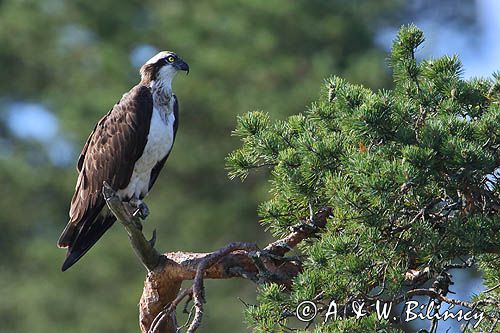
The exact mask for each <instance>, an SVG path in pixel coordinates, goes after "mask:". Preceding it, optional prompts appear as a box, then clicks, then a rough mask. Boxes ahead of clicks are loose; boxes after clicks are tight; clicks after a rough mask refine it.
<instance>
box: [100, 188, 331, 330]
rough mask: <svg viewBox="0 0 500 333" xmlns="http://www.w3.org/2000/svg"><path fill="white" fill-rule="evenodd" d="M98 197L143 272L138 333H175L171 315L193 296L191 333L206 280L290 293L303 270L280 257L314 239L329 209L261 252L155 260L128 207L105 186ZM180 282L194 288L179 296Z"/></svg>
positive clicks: (228, 249) (232, 247) (235, 249)
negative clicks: (241, 281) (269, 285)
mask: <svg viewBox="0 0 500 333" xmlns="http://www.w3.org/2000/svg"><path fill="white" fill-rule="evenodd" d="M103 195H104V198H105V199H106V203H107V205H108V207H109V209H110V210H111V212H113V214H114V215H115V216H116V218H117V219H118V220H119V221H120V223H121V224H122V225H123V226H124V227H125V230H126V231H127V234H128V236H129V239H130V243H131V245H132V248H133V249H134V252H135V253H136V255H137V257H138V258H139V260H140V261H141V263H142V264H143V265H144V266H145V267H146V269H147V270H148V274H147V277H146V280H145V281H144V289H143V293H142V296H141V300H140V303H139V320H140V328H141V332H143V333H167V332H168V333H177V332H178V331H179V328H178V326H177V321H176V317H175V310H176V307H177V306H178V305H179V303H180V302H181V301H182V300H183V299H184V298H186V297H187V296H192V298H193V301H194V311H195V312H194V316H193V319H192V321H191V323H190V324H189V327H188V330H187V332H189V333H192V332H195V331H196V330H197V328H198V327H199V326H200V323H201V320H202V317H203V304H204V303H205V297H204V288H203V281H204V279H205V278H209V279H228V278H233V277H240V278H245V279H249V280H252V281H254V282H256V283H265V282H275V283H279V284H282V285H283V286H285V287H286V288H289V287H290V286H291V283H292V279H293V278H294V277H295V276H297V274H298V273H299V272H301V271H302V265H301V262H300V261H298V260H293V259H291V258H287V257H285V255H286V254H287V253H288V252H289V251H290V250H291V249H293V248H294V247H296V246H297V245H298V244H299V243H300V242H301V241H303V240H304V239H307V238H310V237H313V236H314V235H315V234H316V233H317V232H318V231H319V230H320V229H321V228H323V227H324V226H325V225H326V223H327V219H328V217H329V216H330V215H331V208H322V209H320V210H319V211H318V212H317V213H316V214H313V216H311V217H310V218H308V219H304V220H302V221H300V223H299V224H298V225H296V226H294V227H293V230H292V231H291V233H290V234H289V235H288V236H286V237H284V238H282V239H280V240H278V241H275V242H273V243H271V244H269V245H267V246H266V247H265V248H264V249H263V250H259V248H258V247H257V245H255V244H251V243H242V242H234V243H231V244H228V245H226V246H225V247H223V248H221V249H219V250H217V251H214V252H211V253H192V252H167V253H164V254H162V255H160V254H159V253H158V252H157V251H156V250H155V248H154V236H153V239H152V240H151V241H148V240H147V239H146V238H145V237H144V234H143V233H142V224H141V221H140V219H139V218H138V217H136V216H134V215H132V214H131V213H130V208H129V207H128V204H127V203H123V202H122V201H121V200H120V198H119V197H118V196H117V195H116V193H115V191H114V190H113V189H112V188H111V187H110V186H109V185H107V184H104V186H103ZM184 280H194V282H193V285H192V286H191V287H190V288H188V289H185V290H184V291H182V292H181V291H180V287H181V284H182V281H184Z"/></svg>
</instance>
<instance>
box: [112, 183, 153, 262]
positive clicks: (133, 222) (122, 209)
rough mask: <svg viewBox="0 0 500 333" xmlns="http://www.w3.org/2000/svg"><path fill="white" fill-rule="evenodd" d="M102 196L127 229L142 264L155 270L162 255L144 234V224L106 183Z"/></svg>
mask: <svg viewBox="0 0 500 333" xmlns="http://www.w3.org/2000/svg"><path fill="white" fill-rule="evenodd" d="M102 194H103V196H104V199H105V200H106V204H107V205H108V207H109V209H110V210H111V212H112V213H113V214H114V215H115V216H116V218H117V219H118V221H120V223H121V224H122V225H123V226H124V227H125V230H126V231H127V234H128V237H129V239H130V244H131V245H132V248H133V249H134V252H135V254H136V255H137V257H138V258H139V260H140V261H141V263H142V264H143V265H144V267H146V269H147V270H148V271H152V270H153V269H155V267H156V266H158V263H159V261H160V254H159V253H158V252H157V251H156V250H155V249H154V247H153V246H152V244H151V243H152V242H151V243H150V242H149V241H148V240H146V238H145V237H144V234H143V233H142V231H141V229H142V224H141V221H140V219H139V218H138V217H136V216H133V215H132V214H130V211H129V210H128V209H127V207H126V206H125V205H126V203H123V202H122V201H121V200H120V198H119V197H118V196H117V195H116V192H115V190H114V189H113V188H111V186H109V185H108V184H107V183H106V182H104V184H103V188H102ZM154 238H155V236H154V235H153V239H154Z"/></svg>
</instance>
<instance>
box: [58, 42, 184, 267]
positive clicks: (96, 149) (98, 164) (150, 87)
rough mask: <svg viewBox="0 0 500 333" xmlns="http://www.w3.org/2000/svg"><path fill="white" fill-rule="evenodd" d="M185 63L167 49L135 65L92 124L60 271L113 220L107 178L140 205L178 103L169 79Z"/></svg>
mask: <svg viewBox="0 0 500 333" xmlns="http://www.w3.org/2000/svg"><path fill="white" fill-rule="evenodd" d="M180 70H181V71H186V72H187V73H188V72H189V66H188V64H187V63H185V62H184V61H183V60H182V59H181V58H180V57H179V56H177V55H176V54H175V53H173V52H168V51H163V52H160V53H158V54H157V55H155V56H154V57H153V58H151V59H150V60H148V61H147V62H146V63H145V64H144V65H143V66H142V67H141V69H140V73H141V82H140V83H139V84H138V85H136V86H135V87H133V88H132V89H131V90H130V91H129V92H128V93H126V94H124V95H123V96H122V98H121V99H120V101H119V102H118V103H116V104H115V106H114V107H113V108H112V109H111V111H109V112H108V114H106V115H105V116H104V117H103V118H102V119H101V120H99V122H98V123H97V125H95V127H94V130H93V131H92V133H91V134H90V136H89V138H88V139H87V142H86V143H85V146H84V147H83V150H82V152H81V154H80V157H79V159H78V162H77V166H76V169H77V171H78V180H77V182H76V188H75V193H74V195H73V198H72V199H71V207H70V211H69V222H68V224H67V225H66V228H65V229H64V231H63V232H62V234H61V236H60V238H59V241H58V246H59V247H61V248H68V253H67V256H66V260H65V261H64V263H63V265H62V271H65V270H67V269H68V268H69V267H71V266H72V265H73V264H74V263H75V262H77V261H78V260H79V259H80V258H81V257H82V256H83V255H84V254H85V253H86V252H87V251H88V250H89V249H90V248H91V247H92V245H94V244H95V243H96V242H97V241H98V240H99V238H100V237H101V236H102V235H103V234H104V233H105V232H106V230H108V229H109V228H110V227H111V226H112V225H113V223H114V222H115V221H116V218H115V216H114V215H113V214H112V213H111V212H110V211H109V209H108V208H107V206H106V202H105V200H104V197H103V195H102V192H101V190H102V186H103V183H104V182H107V183H108V184H109V185H110V186H111V187H112V188H113V189H115V190H116V193H117V195H118V196H119V197H120V199H121V200H122V201H127V202H130V204H131V205H133V206H134V207H138V208H139V209H138V211H141V209H140V208H144V207H145V205H143V204H142V199H143V198H144V197H145V196H146V195H147V194H148V192H149V191H150V190H151V187H152V186H153V184H154V183H155V181H156V179H157V178H158V175H159V173H160V170H161V169H162V167H163V165H164V164H165V161H166V160H167V158H168V156H169V154H170V151H171V150H172V146H173V144H174V140H175V135H176V132H177V127H178V125H179V104H178V102H177V97H176V96H175V95H174V94H173V93H172V79H173V78H174V76H175V74H176V73H177V72H178V71H180Z"/></svg>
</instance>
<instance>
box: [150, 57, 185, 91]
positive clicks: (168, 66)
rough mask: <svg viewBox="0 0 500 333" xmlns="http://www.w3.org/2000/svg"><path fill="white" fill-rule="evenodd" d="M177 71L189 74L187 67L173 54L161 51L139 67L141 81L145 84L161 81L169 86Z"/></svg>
mask: <svg viewBox="0 0 500 333" xmlns="http://www.w3.org/2000/svg"><path fill="white" fill-rule="evenodd" d="M178 71H186V73H189V65H188V64H187V63H186V62H184V60H182V59H181V57H179V56H178V55H177V54H175V53H174V52H170V51H162V52H160V53H158V54H157V55H155V56H154V57H152V58H151V59H149V60H148V61H147V62H146V63H145V64H144V65H143V66H142V67H141V80H142V82H144V83H145V84H150V83H151V82H152V81H162V82H165V83H167V84H168V85H170V84H171V82H172V79H173V78H174V76H175V74H177V72H178Z"/></svg>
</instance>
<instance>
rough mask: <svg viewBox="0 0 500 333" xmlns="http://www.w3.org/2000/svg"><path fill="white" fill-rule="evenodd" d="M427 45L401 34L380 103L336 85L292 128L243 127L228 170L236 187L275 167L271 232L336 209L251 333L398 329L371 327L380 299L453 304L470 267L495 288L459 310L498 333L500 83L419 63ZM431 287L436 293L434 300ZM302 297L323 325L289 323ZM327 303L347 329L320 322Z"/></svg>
mask: <svg viewBox="0 0 500 333" xmlns="http://www.w3.org/2000/svg"><path fill="white" fill-rule="evenodd" d="M423 41H424V36H423V33H422V31H420V30H419V29H417V28H416V27H415V26H405V27H402V29H401V30H400V32H399V34H398V36H397V38H396V39H395V40H394V43H393V47H392V52H391V55H390V59H389V63H390V66H391V68H392V70H393V77H394V89H393V90H381V91H377V92H374V91H371V90H369V89H366V88H364V87H362V86H359V85H353V84H350V83H348V82H346V81H345V80H343V79H342V78H339V77H331V78H329V79H328V80H326V82H325V85H324V87H323V89H322V91H321V96H320V98H319V100H318V101H317V102H315V103H313V104H312V105H311V107H310V108H309V109H308V110H307V111H305V112H304V113H302V114H297V115H294V116H291V117H289V118H288V119H286V120H284V121H281V120H272V119H271V117H270V116H269V115H268V114H266V113H263V112H250V113H248V114H246V115H244V116H242V117H240V118H239V121H238V126H237V128H236V130H235V131H234V134H235V135H237V136H239V137H241V139H242V146H241V147H240V148H239V149H237V150H236V151H234V152H233V153H232V154H230V156H228V159H227V162H228V168H229V172H230V176H231V177H240V178H241V179H245V178H246V177H247V175H248V174H249V172H250V171H252V170H254V169H257V168H267V169H269V170H270V193H271V195H270V199H269V200H268V201H267V202H264V203H262V204H261V206H260V211H259V214H260V217H261V219H262V223H263V225H264V226H265V227H266V228H267V229H268V230H270V231H271V233H272V234H273V235H274V236H276V237H282V236H284V235H286V234H287V233H288V232H289V230H290V228H293V227H294V225H295V224H296V223H297V222H296V221H297V220H300V219H303V218H304V217H307V216H313V214H312V212H315V211H318V210H319V209H321V208H325V207H327V208H331V211H332V214H331V216H330V218H329V220H328V223H327V225H326V226H325V227H324V228H321V230H319V232H318V237H317V238H316V239H314V240H313V241H309V242H306V243H303V244H301V246H300V251H301V253H300V256H299V257H298V258H300V259H297V260H301V261H302V264H303V271H302V272H301V273H300V274H299V275H298V276H297V277H296V278H295V280H294V281H293V286H292V287H291V289H290V290H285V289H284V288H283V287H279V286H278V285H276V284H273V283H269V284H265V285H263V286H262V287H261V288H260V290H259V297H258V304H256V305H253V306H249V307H248V309H247V314H246V315H247V319H248V322H249V323H250V325H251V326H252V327H253V328H254V330H255V331H258V332H286V331H289V329H290V327H294V328H299V329H305V328H304V327H305V326H306V325H305V324H307V329H309V330H314V331H315V332H375V331H377V330H379V331H384V332H395V331H397V328H396V327H397V324H396V323H395V322H393V321H389V320H379V319H378V318H377V317H376V311H375V303H376V301H377V300H384V301H393V302H396V303H397V302H401V301H402V300H405V299H409V298H410V297H411V296H412V295H427V296H429V297H430V298H431V299H434V300H435V302H436V303H435V304H436V306H439V304H441V303H449V302H452V303H453V302H455V300H453V299H451V298H450V297H451V295H450V290H449V289H450V286H451V285H452V284H453V277H452V276H451V275H450V274H449V273H448V272H449V270H450V269H451V268H457V267H464V268H465V267H470V266H473V265H474V266H476V267H478V269H479V270H480V271H481V272H482V273H483V276H484V283H485V284H486V286H487V287H488V288H490V290H489V291H488V292H487V293H482V294H480V295H478V296H477V297H476V299H474V300H473V301H472V302H466V300H457V301H464V302H465V303H463V305H466V306H469V307H470V306H472V307H475V310H476V311H483V312H484V314H485V318H484V319H483V320H482V321H481V324H480V326H479V327H477V328H475V329H476V330H480V329H482V330H486V331H489V330H490V329H491V330H492V331H493V330H494V328H493V326H494V325H495V321H498V318H499V308H500V307H499V304H500V299H499V289H498V288H496V287H498V285H499V283H500V278H499V276H500V274H499V272H500V260H499V249H500V246H499V243H500V238H499V237H498V235H499V229H500V219H499V216H498V212H499V210H500V199H499V185H498V179H499V177H500V174H499V172H498V170H499V169H498V168H499V166H500V155H499V153H498V149H499V144H500V105H499V102H500V73H496V74H494V75H493V78H492V79H471V80H464V79H462V65H461V63H460V60H459V59H458V58H457V57H456V56H452V57H447V56H446V57H442V58H439V59H429V60H421V61H419V60H417V58H416V56H415V52H416V50H417V49H418V47H419V46H420V45H421V44H422V43H423ZM309 223H310V225H311V227H312V228H315V227H316V226H315V225H314V221H311V220H309ZM457 258H458V260H459V262H460V259H462V261H461V262H462V263H459V264H457V263H456V262H457V261H456V260H457ZM454 260H455V261H454ZM425 282H427V283H432V285H431V286H430V287H429V288H427V289H425V288H423V287H422V285H423V283H425ZM452 289H453V288H452ZM304 300H313V301H314V302H315V304H317V306H318V316H316V318H315V320H313V321H311V322H309V323H305V324H304V323H300V322H298V321H297V320H296V319H295V318H294V317H295V316H296V312H295V311H296V307H297V305H298V304H299V303H301V302H302V301H304ZM331 300H335V301H336V302H337V304H338V306H339V313H341V314H342V317H343V320H341V321H339V320H337V321H333V320H329V321H327V322H326V323H324V322H323V321H324V319H325V317H324V316H325V314H326V312H327V310H328V304H330V301H331ZM353 300H357V301H359V302H364V303H365V310H366V311H367V315H366V316H363V317H362V318H360V319H356V318H355V317H356V316H355V313H354V311H353V308H352V301H353ZM438 324H439V322H433V323H432V327H431V331H432V330H435V327H436V326H437V325H438ZM469 330H472V331H473V330H474V329H472V325H469Z"/></svg>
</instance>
